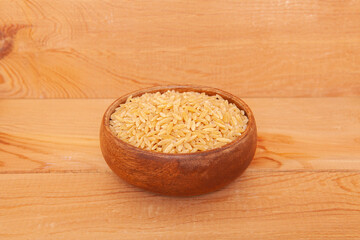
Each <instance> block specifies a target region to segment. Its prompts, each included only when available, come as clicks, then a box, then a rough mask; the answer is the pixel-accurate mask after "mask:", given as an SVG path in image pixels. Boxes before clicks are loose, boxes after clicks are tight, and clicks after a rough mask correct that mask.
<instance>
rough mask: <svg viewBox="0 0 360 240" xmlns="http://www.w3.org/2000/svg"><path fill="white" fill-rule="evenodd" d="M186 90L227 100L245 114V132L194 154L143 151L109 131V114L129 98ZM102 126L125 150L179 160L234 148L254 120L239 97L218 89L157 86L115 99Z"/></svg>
mask: <svg viewBox="0 0 360 240" xmlns="http://www.w3.org/2000/svg"><path fill="white" fill-rule="evenodd" d="M188 88H191V89H192V90H190V91H194V92H200V93H201V92H205V93H206V91H208V92H211V93H214V95H215V94H218V95H220V96H221V97H222V98H224V99H225V100H228V101H229V102H231V103H234V104H235V105H236V106H237V107H238V108H239V109H240V110H243V111H244V112H245V115H246V116H247V117H248V124H247V127H246V129H245V131H244V132H243V133H242V134H241V135H240V136H238V137H237V138H236V139H234V140H233V141H231V142H229V143H227V144H225V145H223V146H221V147H218V148H213V149H209V150H205V151H199V152H194V153H164V152H157V151H151V150H145V149H142V148H139V147H136V146H133V145H132V144H130V143H128V142H125V141H123V140H122V139H120V138H119V137H117V136H116V135H115V134H114V133H113V131H111V129H110V117H111V114H112V113H113V112H114V111H115V109H116V108H117V107H119V106H120V104H122V103H123V102H125V101H126V99H127V98H128V97H129V96H133V97H134V96H135V97H138V96H141V95H142V94H145V93H155V92H158V91H160V92H166V91H168V90H175V91H176V90H181V89H188ZM184 92H186V91H184ZM206 94H207V93H206ZM102 124H103V126H104V130H105V131H107V132H108V133H110V135H111V136H112V137H113V138H114V139H115V141H116V142H117V143H119V144H120V145H123V146H125V147H126V148H130V149H132V150H134V151H137V152H140V153H144V154H152V155H158V156H163V157H166V156H171V157H180V158H181V157H183V156H201V155H204V156H205V155H208V154H212V153H217V152H221V151H224V150H226V149H229V148H231V147H233V146H235V145H236V144H238V143H239V142H241V140H243V139H244V138H245V137H247V136H248V135H249V132H250V125H254V126H256V123H255V118H254V115H253V113H252V111H251V109H250V107H249V106H248V105H247V104H246V103H245V102H244V101H243V100H242V99H240V98H239V97H237V96H235V95H233V94H231V93H229V92H226V91H224V90H221V89H218V88H214V87H207V86H202V85H191V84H182V85H159V86H155V87H147V88H141V89H138V90H135V91H132V92H130V93H127V94H124V95H122V96H121V97H119V98H117V99H116V100H115V101H113V102H112V103H111V104H110V105H109V106H108V108H107V109H106V111H105V113H104V116H103V119H102Z"/></svg>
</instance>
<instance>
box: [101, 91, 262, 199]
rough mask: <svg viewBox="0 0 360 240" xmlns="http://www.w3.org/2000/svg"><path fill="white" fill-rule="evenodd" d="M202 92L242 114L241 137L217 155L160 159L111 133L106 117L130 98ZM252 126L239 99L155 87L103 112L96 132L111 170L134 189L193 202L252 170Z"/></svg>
mask: <svg viewBox="0 0 360 240" xmlns="http://www.w3.org/2000/svg"><path fill="white" fill-rule="evenodd" d="M167 90H176V91H178V92H187V91H194V92H205V93H206V94H208V95H215V94H219V95H220V96H222V97H223V98H224V99H227V100H228V101H229V102H232V103H234V104H236V105H237V107H238V108H240V109H242V110H244V111H245V114H246V116H247V117H248V118H249V122H248V126H247V128H246V130H245V132H244V133H243V134H242V135H241V136H239V137H238V138H237V139H235V140H234V141H232V142H230V143H228V144H226V145H224V146H222V147H220V148H216V149H212V150H207V151H203V152H196V153H184V154H173V153H160V152H154V151H148V150H143V149H141V148H138V147H135V146H133V145H130V144H129V143H126V142H124V141H122V140H121V139H119V138H118V137H116V136H115V135H114V134H113V133H112V131H111V130H110V128H109V124H110V116H111V114H112V113H113V112H114V111H115V108H117V107H118V106H119V105H120V104H121V103H124V102H125V101H126V99H127V98H128V96H130V95H132V96H133V97H136V96H140V95H142V94H144V93H153V92H158V91H159V92H165V91H167ZM256 140H257V133H256V124H255V119H254V116H253V113H252V112H251V110H250V108H249V107H248V106H247V105H246V104H245V103H244V102H243V101H242V100H241V99H239V98H237V97H235V96H233V95H232V94H230V93H227V92H224V91H222V90H219V89H215V88H210V87H201V86H159V87H154V88H148V89H142V90H139V91H136V92H133V93H130V94H127V95H125V96H122V97H120V98H119V99H117V100H116V101H115V102H113V103H112V104H111V105H110V106H109V108H108V109H107V110H106V112H105V114H104V117H103V119H102V123H101V128H100V145H101V150H102V153H103V156H104V158H105V160H106V162H107V164H108V165H109V167H110V168H111V169H112V170H113V171H114V172H115V173H116V174H117V175H118V176H119V177H121V178H122V179H124V180H125V181H127V182H128V183H130V184H132V185H135V186H137V187H140V188H143V189H146V190H149V191H152V192H156V193H160V194H164V195H172V196H192V195H199V194H204V193H208V192H212V191H215V190H218V189H220V188H222V187H224V186H225V185H227V184H228V183H230V182H231V181H233V180H234V179H235V178H236V177H238V176H239V175H240V174H241V173H242V172H243V171H244V170H245V169H246V168H247V167H248V165H249V164H250V162H251V160H252V158H253V157H254V154H255V149H256Z"/></svg>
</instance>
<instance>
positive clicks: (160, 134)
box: [110, 91, 248, 153]
mask: <svg viewBox="0 0 360 240" xmlns="http://www.w3.org/2000/svg"><path fill="white" fill-rule="evenodd" d="M247 122H248V118H247V117H246V116H245V113H244V111H243V110H239V109H238V108H237V107H236V105H235V104H233V103H229V102H228V101H227V100H224V99H223V98H222V97H221V96H219V95H214V96H208V95H206V94H205V93H201V94H200V93H197V92H184V93H179V92H176V91H167V92H165V93H163V94H161V93H159V92H157V93H146V94H143V95H141V96H139V97H135V98H132V97H131V96H130V97H129V98H128V99H127V101H126V103H124V104H121V105H120V107H118V108H116V110H115V112H114V113H113V114H112V115H111V119H110V128H111V130H112V131H113V132H114V133H115V135H116V136H118V137H119V138H120V139H122V140H124V141H126V142H128V143H130V144H132V145H134V146H136V147H140V148H143V149H146V150H152V151H157V152H164V153H193V152H197V151H205V150H209V149H213V148H218V147H221V146H223V145H225V144H227V143H229V142H231V141H233V140H234V139H235V138H237V137H238V136H240V135H241V133H242V132H244V131H245V129H246V126H247Z"/></svg>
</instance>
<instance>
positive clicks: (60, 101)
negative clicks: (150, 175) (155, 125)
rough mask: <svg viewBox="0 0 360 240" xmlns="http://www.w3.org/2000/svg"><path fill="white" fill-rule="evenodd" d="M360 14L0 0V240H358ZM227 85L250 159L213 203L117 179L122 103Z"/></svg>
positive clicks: (268, 5)
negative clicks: (245, 120)
mask: <svg viewBox="0 0 360 240" xmlns="http://www.w3.org/2000/svg"><path fill="white" fill-rule="evenodd" d="M359 13H360V2H359V1H301V2H296V1H287V0H280V1H275V0H270V1H265V0H259V1H251V0H247V1H195V2H188V1H184V0H177V1H171V2H167V1H160V0H155V1H144V0H138V1H111V0H105V1H103V0H102V1H100V0H90V1H84V0H74V1H60V0H54V1H45V0H24V1H22V0H14V1H6V0H0V98H1V99H0V182H1V184H0V239H286V240H288V239H319V240H320V239H360V14H359ZM183 83H197V84H202V85H207V86H212V87H219V88H221V89H223V90H226V91H229V92H231V93H233V94H235V95H237V96H239V97H241V98H243V99H244V100H245V101H246V102H247V103H248V104H249V106H250V107H251V108H252V110H253V112H254V115H255V118H256V121H257V125H258V132H259V141H258V148H257V152H256V155H255V159H254V161H253V162H252V164H251V165H250V167H249V169H248V170H247V171H246V172H245V174H244V175H243V176H242V177H240V178H238V179H237V180H236V181H235V182H234V183H233V184H231V185H229V186H228V187H226V188H225V189H223V190H221V191H218V192H215V193H213V194H208V195H203V196H198V197H193V198H170V197H162V196H159V195H154V194H151V193H148V192H144V191H142V190H139V189H137V188H134V187H132V186H129V185H128V184H126V183H124V182H123V181H121V180H120V179H118V178H117V177H116V176H115V175H114V174H113V173H112V172H111V171H110V169H109V168H108V167H107V165H106V164H105V161H104V160H103V158H102V156H101V152H100V148H99V141H98V134H99V126H100V119H101V117H102V114H103V113H104V111H105V109H106V107H107V106H108V105H109V104H110V103H111V102H112V101H113V100H114V99H115V98H117V97H119V96H120V95H122V94H124V93H127V92H129V91H132V90H136V89H139V88H142V87H148V86H154V85H159V84H183Z"/></svg>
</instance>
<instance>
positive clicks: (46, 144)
mask: <svg viewBox="0 0 360 240" xmlns="http://www.w3.org/2000/svg"><path fill="white" fill-rule="evenodd" d="M245 101H246V102H248V104H249V105H250V107H251V108H252V109H253V111H254V114H255V118H256V121H257V125H258V133H259V141H258V149H257V153H256V155H255V159H254V160H253V162H252V164H251V165H250V168H249V171H258V170H269V171H270V170H274V169H276V170H282V171H285V170H296V169H308V170H324V169H343V170H353V169H356V170H360V148H359V145H360V138H359V132H360V124H359V123H360V118H359V116H360V98H297V99H292V98H276V99H267V98H250V99H245ZM111 102H112V99H92V100H86V99H77V100H75V99H73V100H71V99H69V100H66V99H49V100H19V99H15V100H2V101H1V103H0V134H1V135H0V150H1V151H0V173H21V172H69V171H70V172H106V171H110V170H109V168H108V167H107V165H106V164H105V161H104V160H103V158H102V155H101V152H100V148H99V140H98V134H99V125H100V120H101V117H102V114H103V113H104V112H105V109H106V107H107V106H108V105H109V104H110V103H111Z"/></svg>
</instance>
